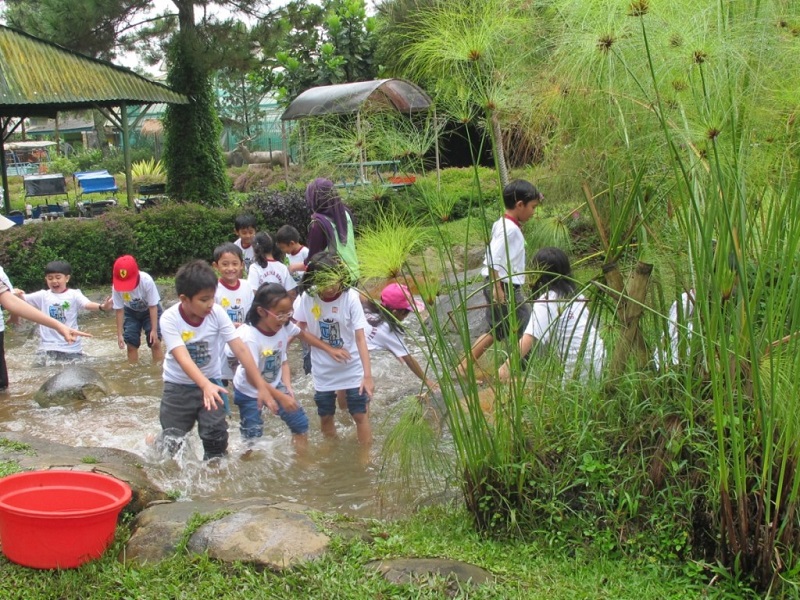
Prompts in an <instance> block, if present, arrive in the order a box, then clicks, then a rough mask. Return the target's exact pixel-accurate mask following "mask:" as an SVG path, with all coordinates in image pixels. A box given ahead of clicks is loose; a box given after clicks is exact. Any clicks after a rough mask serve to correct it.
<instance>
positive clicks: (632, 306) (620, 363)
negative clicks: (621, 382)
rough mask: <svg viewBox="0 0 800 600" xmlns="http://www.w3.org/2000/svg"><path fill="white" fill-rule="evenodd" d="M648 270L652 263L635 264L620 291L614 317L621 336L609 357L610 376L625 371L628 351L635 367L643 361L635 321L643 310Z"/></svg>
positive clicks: (643, 349) (641, 340)
mask: <svg viewBox="0 0 800 600" xmlns="http://www.w3.org/2000/svg"><path fill="white" fill-rule="evenodd" d="M652 272H653V265H650V264H647V263H643V262H639V263H637V265H636V268H635V269H634V271H633V274H632V275H631V278H630V281H629V282H628V286H627V287H628V289H627V290H626V291H625V292H623V294H622V296H621V298H620V303H619V305H618V310H617V317H618V318H619V321H620V326H621V329H622V335H620V336H619V339H618V340H617V345H616V347H615V348H614V355H613V356H612V358H611V376H612V378H615V377H617V376H619V375H621V374H622V372H623V371H624V370H625V365H626V364H627V363H628V359H629V357H630V353H631V351H633V353H634V357H635V358H636V363H637V366H638V367H639V368H642V367H644V365H645V364H647V360H648V356H647V346H646V344H645V343H644V338H643V337H642V332H641V330H640V329H639V320H640V318H641V316H642V313H643V312H644V302H645V299H646V297H647V286H648V284H649V282H650V275H651V274H652ZM616 273H617V275H619V271H616ZM611 279H612V280H613V279H614V277H613V275H612V277H611Z"/></svg>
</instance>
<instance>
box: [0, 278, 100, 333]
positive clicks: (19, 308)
mask: <svg viewBox="0 0 800 600" xmlns="http://www.w3.org/2000/svg"><path fill="white" fill-rule="evenodd" d="M0 306H2V307H3V308H5V309H6V310H7V311H8V312H10V313H11V314H12V315H17V316H19V317H22V318H23V319H28V320H29V321H33V322H34V323H38V324H39V325H44V326H45V327H49V328H50V329H55V330H56V331H57V332H58V333H60V334H61V337H63V338H64V339H65V340H66V341H67V342H69V343H70V344H71V343H73V342H74V341H75V340H76V339H77V338H78V336H83V337H92V335H91V334H90V333H84V332H82V331H78V330H77V329H72V328H71V327H67V326H66V325H65V324H64V323H61V322H60V321H56V320H55V319H54V318H52V317H50V316H49V315H46V314H44V313H43V312H42V311H40V310H39V309H37V308H35V307H33V306H31V305H30V304H28V303H26V302H25V301H24V300H22V299H20V298H18V297H17V296H15V295H14V294H12V293H11V292H10V291H8V289H6V288H5V286H3V287H2V288H0Z"/></svg>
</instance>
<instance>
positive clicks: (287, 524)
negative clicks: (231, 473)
mask: <svg viewBox="0 0 800 600" xmlns="http://www.w3.org/2000/svg"><path fill="white" fill-rule="evenodd" d="M307 510H308V508H307V507H305V506H303V505H299V504H293V503H287V502H278V503H271V502H268V501H265V500H263V499H259V498H245V499H242V500H236V501H231V502H226V503H222V502H213V503H212V502H205V501H196V502H172V503H160V504H155V505H153V506H150V507H148V508H147V509H145V510H144V511H142V512H141V513H140V514H139V516H138V517H137V518H136V521H135V522H134V524H133V534H132V535H131V538H130V540H128V544H127V545H126V547H125V551H124V553H123V555H122V556H120V559H121V560H124V561H125V562H134V563H137V564H144V563H158V562H160V561H162V560H165V559H167V558H169V557H171V556H172V555H174V553H175V552H176V551H177V550H178V547H179V545H180V544H181V542H182V540H183V539H184V536H185V532H186V527H187V526H188V525H189V523H190V521H191V520H192V518H193V517H195V516H196V515H198V516H201V517H211V516H214V515H215V514H218V513H221V512H223V513H229V514H222V515H221V516H220V517H219V518H218V519H215V520H212V521H209V522H207V523H205V524H203V525H201V526H200V527H199V528H198V529H197V531H195V532H194V533H193V534H192V535H191V537H190V538H189V540H188V542H187V544H186V549H187V550H188V551H189V552H192V553H195V554H203V553H206V552H207V553H208V555H209V556H210V557H211V558H214V559H216V560H220V561H223V562H230V563H232V562H245V563H250V564H254V565H258V566H260V567H265V568H268V569H272V570H276V571H277V570H282V569H286V568H291V567H293V566H295V565H297V564H300V563H303V562H306V561H309V560H313V559H315V558H317V557H319V556H322V554H324V553H325V552H326V551H327V549H328V545H329V543H330V539H329V538H328V536H326V535H324V534H322V533H321V532H320V531H319V530H318V529H317V526H316V525H315V524H314V522H313V521H312V520H311V519H310V518H309V517H308V516H307V515H306V514H305V511H307Z"/></svg>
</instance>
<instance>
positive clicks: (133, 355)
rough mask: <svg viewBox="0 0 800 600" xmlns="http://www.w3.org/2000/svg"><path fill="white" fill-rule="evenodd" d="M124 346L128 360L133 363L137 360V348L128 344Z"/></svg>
mask: <svg viewBox="0 0 800 600" xmlns="http://www.w3.org/2000/svg"><path fill="white" fill-rule="evenodd" d="M125 347H126V348H127V349H128V362H129V363H131V364H132V365H135V364H136V363H138V362H139V349H138V348H136V347H135V346H131V345H130V344H125Z"/></svg>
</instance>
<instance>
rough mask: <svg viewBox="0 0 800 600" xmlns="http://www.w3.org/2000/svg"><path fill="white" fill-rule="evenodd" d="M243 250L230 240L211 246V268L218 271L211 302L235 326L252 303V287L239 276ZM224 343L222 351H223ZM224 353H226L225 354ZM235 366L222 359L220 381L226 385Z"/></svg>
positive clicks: (231, 377) (242, 322)
mask: <svg viewBox="0 0 800 600" xmlns="http://www.w3.org/2000/svg"><path fill="white" fill-rule="evenodd" d="M243 260H244V259H243V256H242V249H241V248H239V246H237V245H236V244H232V243H230V242H228V243H226V244H222V245H220V246H217V247H216V248H215V249H214V262H213V265H212V266H213V267H214V269H215V270H216V271H217V273H219V282H218V283H217V293H216V294H214V302H216V303H217V304H219V305H220V306H221V307H222V308H223V309H224V310H225V312H226V313H228V316H229V317H230V319H231V321H232V322H233V326H234V327H236V328H237V329H238V328H239V327H241V326H242V325H243V324H244V322H245V318H246V317H247V313H248V312H249V311H250V305H251V304H252V303H253V288H251V287H250V283H248V281H247V280H246V279H240V278H239V276H240V275H241V273H242V261H243ZM225 346H226V344H225V345H223V350H225ZM226 356H227V355H226ZM235 368H236V362H235V360H234V359H231V360H230V361H228V360H227V359H226V360H223V361H222V382H223V383H224V384H227V382H228V381H230V380H231V379H233V372H234V369H235Z"/></svg>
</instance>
